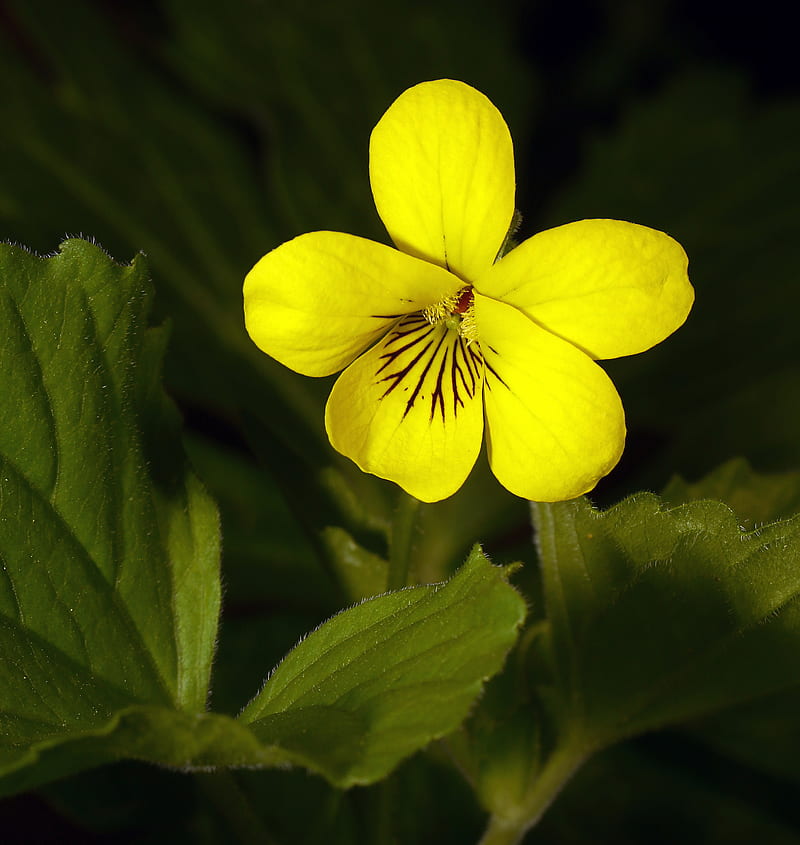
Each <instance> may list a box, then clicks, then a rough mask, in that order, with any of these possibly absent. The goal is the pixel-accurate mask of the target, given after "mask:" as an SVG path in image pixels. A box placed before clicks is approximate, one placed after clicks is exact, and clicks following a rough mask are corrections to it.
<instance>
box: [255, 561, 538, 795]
mask: <svg viewBox="0 0 800 845" xmlns="http://www.w3.org/2000/svg"><path fill="white" fill-rule="evenodd" d="M524 616H525V603H524V601H523V600H522V598H521V596H520V595H519V594H518V593H517V592H516V591H515V590H514V589H513V588H511V587H510V586H509V585H508V584H507V582H506V570H503V569H501V568H499V567H493V566H491V565H490V564H489V562H488V561H487V559H486V557H485V556H484V555H483V554H482V553H481V552H480V550H479V549H478V548H476V549H474V550H473V552H472V554H471V555H470V556H469V558H468V560H467V562H466V563H465V565H464V566H463V567H462V568H461V569H460V570H459V572H458V573H457V574H456V575H455V576H454V577H453V578H452V579H451V580H449V581H447V582H446V583H444V584H438V585H433V586H423V587H413V588H409V589H405V590H401V591H399V592H396V593H389V594H388V595H385V596H380V597H378V598H375V599H371V600H369V601H366V602H363V603H362V604H360V605H358V606H356V607H353V608H351V609H349V610H346V611H343V612H342V613H340V614H339V615H338V616H335V617H334V618H333V619H331V620H330V621H329V622H327V623H326V624H325V625H323V626H322V627H321V628H319V629H317V630H316V631H315V632H314V633H312V634H310V635H309V636H308V638H307V639H305V640H303V642H301V643H300V644H299V645H298V646H297V647H296V648H295V649H294V651H292V652H291V653H290V654H289V655H288V656H287V657H286V659H285V660H284V661H283V662H282V663H281V664H280V665H279V666H278V668H277V669H276V670H275V672H274V673H273V674H272V676H271V677H270V679H269V681H268V682H267V684H266V686H265V687H264V689H263V690H262V691H261V693H259V695H258V696H256V698H255V699H254V700H253V701H252V702H251V703H250V704H249V705H248V706H247V708H246V709H245V710H244V712H243V713H242V716H241V719H242V721H243V722H244V723H245V724H247V725H249V726H250V728H251V729H252V731H253V733H254V734H255V735H256V736H257V737H258V738H259V739H260V740H261V741H262V742H265V743H275V744H278V745H280V746H281V747H282V748H285V749H287V750H288V751H291V752H292V754H294V755H295V756H296V758H297V759H298V760H302V761H303V762H304V763H305V765H307V766H309V767H310V768H312V769H315V770H317V771H322V772H324V773H325V774H326V776H327V777H328V778H329V779H330V780H332V781H333V782H334V783H336V784H338V785H340V786H350V785H352V784H357V783H369V782H371V781H374V780H377V779H379V778H380V777H382V776H384V775H385V774H386V773H388V772H389V771H390V770H391V769H392V768H393V767H394V766H395V765H396V764H397V763H398V762H399V761H400V760H402V759H403V758H404V757H406V756H407V755H409V754H411V753H412V752H413V751H416V750H417V749H419V748H421V747H423V746H424V745H426V744H427V743H428V742H429V741H430V740H432V739H434V738H436V737H440V736H443V735H444V734H447V733H449V732H450V731H452V730H454V729H455V728H456V727H458V725H459V724H460V723H461V721H462V720H463V719H464V717H465V715H466V714H467V711H468V710H469V707H470V705H471V704H472V702H473V701H474V700H475V698H476V696H477V695H478V694H479V693H480V690H481V688H482V685H483V682H484V681H485V680H486V679H487V678H489V677H490V676H491V675H493V674H494V673H495V672H497V671H498V670H499V669H500V667H501V665H502V663H503V660H504V658H505V655H506V653H507V652H508V650H509V649H510V648H511V646H512V645H513V644H514V641H515V640H516V636H517V629H518V628H519V626H520V625H521V623H522V620H523V619H524Z"/></svg>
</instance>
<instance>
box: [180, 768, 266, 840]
mask: <svg viewBox="0 0 800 845" xmlns="http://www.w3.org/2000/svg"><path fill="white" fill-rule="evenodd" d="M196 777H197V784H198V786H199V788H200V791H201V792H202V793H203V795H204V796H205V798H206V799H207V800H208V801H209V803H210V804H212V805H213V807H214V809H215V810H216V811H217V812H218V813H219V815H220V816H221V817H222V818H223V819H225V821H226V823H227V824H228V825H229V829H230V830H231V832H232V833H233V835H234V836H235V837H236V839H237V840H238V841H239V842H244V843H249V842H260V843H262V845H278V844H277V842H276V841H275V840H274V839H273V838H272V837H271V836H270V835H269V833H268V832H267V829H266V828H265V827H264V823H263V821H262V820H261V817H260V816H259V815H258V814H257V813H256V811H255V810H254V809H253V806H252V804H251V803H250V800H249V798H248V797H247V795H246V794H245V793H244V791H243V790H242V788H241V787H240V786H239V784H238V783H237V781H236V776H235V775H234V774H233V773H232V772H230V771H227V770H224V769H220V770H219V771H216V772H208V773H206V772H203V773H198V774H197V775H196Z"/></svg>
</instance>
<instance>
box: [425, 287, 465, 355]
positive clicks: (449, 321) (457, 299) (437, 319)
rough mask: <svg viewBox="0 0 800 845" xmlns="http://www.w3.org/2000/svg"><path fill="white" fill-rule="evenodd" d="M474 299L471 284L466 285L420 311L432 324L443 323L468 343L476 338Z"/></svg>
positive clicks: (438, 324)
mask: <svg viewBox="0 0 800 845" xmlns="http://www.w3.org/2000/svg"><path fill="white" fill-rule="evenodd" d="M474 299H475V297H474V295H473V293H472V286H471V285H466V287H463V288H461V290H459V291H457V292H456V293H454V294H452V295H451V296H446V297H445V298H444V299H441V300H439V302H437V303H436V304H435V305H429V306H428V307H427V308H426V309H425V310H424V311H423V312H422V313H423V315H424V317H425V319H426V320H427V321H428V322H429V323H430V324H431V325H432V326H440V325H444V327H445V328H446V329H450V330H451V331H455V332H458V334H459V337H463V338H464V340H465V341H466V342H467V344H470V343H472V341H473V340H477V339H478V327H477V325H476V323H475V305H474Z"/></svg>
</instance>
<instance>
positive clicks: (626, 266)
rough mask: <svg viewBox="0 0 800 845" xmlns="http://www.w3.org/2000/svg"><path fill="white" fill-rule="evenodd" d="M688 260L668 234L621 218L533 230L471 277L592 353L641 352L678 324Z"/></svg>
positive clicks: (690, 292)
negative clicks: (486, 269)
mask: <svg viewBox="0 0 800 845" xmlns="http://www.w3.org/2000/svg"><path fill="white" fill-rule="evenodd" d="M688 263H689V262H688V259H687V257H686V253H685V252H684V251H683V248H682V247H681V245H680V244H679V243H678V242H677V241H674V240H673V239H672V238H671V237H669V235H665V234H664V233H663V232H659V231H656V230H655V229H648V228H647V227H646V226H639V225H637V224H635V223H625V222H623V221H621V220H580V221H578V222H577V223H568V224H567V225H565V226H558V227H557V228H555V229H548V230H547V231H545V232H540V233H539V234H538V235H534V236H533V237H532V238H529V239H528V240H526V241H524V242H523V243H522V244H520V245H519V246H518V247H517V248H516V249H514V250H512V251H511V252H509V253H508V254H507V255H506V256H505V257H504V258H503V259H502V260H500V261H498V262H497V264H495V265H494V266H493V267H491V268H490V269H489V270H488V271H487V272H486V273H484V274H483V275H482V276H481V278H480V279H479V280H478V281H477V282H476V288H477V289H478V290H479V291H480V292H481V293H484V294H486V295H487V296H491V297H493V298H495V299H502V300H503V301H504V302H508V303H510V304H511V305H514V306H516V307H517V308H519V309H520V310H521V311H522V312H524V313H525V314H527V315H528V316H529V317H530V318H531V319H532V320H535V321H536V322H537V323H538V324H539V325H540V326H544V328H546V329H548V331H551V332H553V334H557V335H558V336H559V337H563V338H564V339H565V340H568V341H569V342H570V343H573V344H575V345H576V346H579V347H580V348H581V349H583V350H584V351H585V352H586V353H587V354H589V355H591V356H592V358H617V357H619V356H620V355H633V354H635V353H637V352H643V351H644V350H645V349H649V348H650V347H651V346H654V345H655V344H656V343H659V342H660V341H662V340H664V338H665V337H668V336H669V335H670V334H672V332H674V331H675V329H677V328H678V327H679V326H681V325H682V324H683V322H684V321H685V320H686V317H687V316H688V314H689V311H690V309H691V307H692V303H693V302H694V289H693V288H692V286H691V284H689V277H688V275H687V272H686V270H687V266H688Z"/></svg>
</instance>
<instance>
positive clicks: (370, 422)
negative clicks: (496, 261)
mask: <svg viewBox="0 0 800 845" xmlns="http://www.w3.org/2000/svg"><path fill="white" fill-rule="evenodd" d="M482 392H483V359H482V358H481V354H480V350H479V349H478V346H477V344H472V345H470V346H467V344H466V343H465V342H464V341H463V339H461V338H459V337H458V334H457V333H456V332H455V331H453V330H449V329H446V328H445V327H444V326H442V325H439V326H432V325H430V323H428V321H427V320H426V319H425V318H424V317H423V316H422V315H421V314H411V315H409V316H408V317H405V318H404V319H403V320H401V321H400V322H399V323H398V324H397V326H395V328H394V329H392V331H391V332H389V334H388V335H387V336H386V338H384V339H383V340H382V341H381V342H380V343H378V344H376V345H375V346H374V347H372V349H370V350H368V351H367V352H365V353H364V354H363V355H362V356H361V357H360V358H358V359H357V360H356V361H354V362H353V363H352V364H351V365H350V366H349V367H348V368H347V369H346V370H345V371H344V372H343V373H342V375H341V376H339V379H338V380H337V382H336V384H335V385H334V386H333V390H332V391H331V395H330V398H329V399H328V405H327V407H326V409H325V427H326V429H327V431H328V437H329V438H330V441H331V443H332V444H333V447H334V448H335V449H336V450H337V451H339V452H341V453H342V454H343V455H346V456H347V457H348V458H350V459H351V460H353V461H355V462H356V463H357V464H358V466H359V467H360V468H361V469H362V470H364V472H370V473H373V474H374V475H377V476H379V477H381V478H388V479H389V480H390V481H394V482H395V483H397V484H399V485H400V486H401V487H402V488H403V489H404V490H406V491H407V492H408V493H410V494H411V495H412V496H416V497H417V498H418V499H421V500H422V501H423V502H435V501H438V500H439V499H444V498H446V497H447V496H450V495H452V494H453V493H455V492H456V490H458V488H459V487H460V486H461V485H462V484H463V483H464V481H465V479H466V477H467V476H468V475H469V472H470V470H471V469H472V466H473V464H474V463H475V459H476V458H477V457H478V452H479V451H480V446H481V439H482V435H483V404H482V401H481V398H482Z"/></svg>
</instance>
